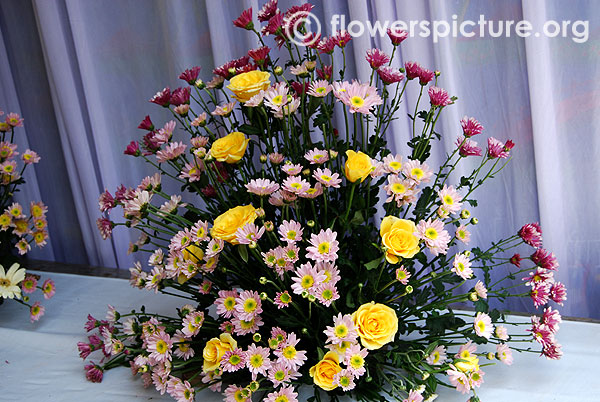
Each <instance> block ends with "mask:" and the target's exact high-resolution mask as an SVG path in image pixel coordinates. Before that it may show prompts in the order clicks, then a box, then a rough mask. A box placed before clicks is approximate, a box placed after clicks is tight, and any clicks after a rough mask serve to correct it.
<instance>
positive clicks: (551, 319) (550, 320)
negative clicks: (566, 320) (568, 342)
mask: <svg viewBox="0 0 600 402" xmlns="http://www.w3.org/2000/svg"><path fill="white" fill-rule="evenodd" d="M561 322H562V318H561V316H560V313H559V312H558V311H557V310H552V307H547V308H545V309H544V314H543V315H542V324H544V325H547V326H548V328H549V329H550V331H552V332H554V333H556V331H558V324H560V323H561Z"/></svg>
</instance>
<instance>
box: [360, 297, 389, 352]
mask: <svg viewBox="0 0 600 402" xmlns="http://www.w3.org/2000/svg"><path fill="white" fill-rule="evenodd" d="M352 321H353V322H354V326H355V327H356V332H357V333H358V335H359V336H360V342H361V343H362V345H363V346H364V347H365V348H367V349H369V350H373V349H379V348H380V347H382V346H383V345H385V344H386V343H389V342H392V341H393V340H394V337H395V336H396V332H398V317H397V316H396V312H395V311H394V310H393V309H391V308H389V307H388V306H386V305H384V304H380V303H375V302H371V303H366V304H363V305H362V306H360V307H359V308H358V310H356V311H355V312H354V313H353V314H352Z"/></svg>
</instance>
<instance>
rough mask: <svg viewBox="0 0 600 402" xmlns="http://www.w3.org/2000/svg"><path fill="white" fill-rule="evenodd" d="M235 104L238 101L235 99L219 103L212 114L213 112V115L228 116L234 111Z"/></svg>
mask: <svg viewBox="0 0 600 402" xmlns="http://www.w3.org/2000/svg"><path fill="white" fill-rule="evenodd" d="M235 104H236V102H235V101H233V102H229V103H225V104H223V105H219V106H217V107H216V108H215V110H213V111H212V112H211V113H210V114H212V115H213V116H223V117H227V116H229V115H230V114H231V112H233V109H234V108H235Z"/></svg>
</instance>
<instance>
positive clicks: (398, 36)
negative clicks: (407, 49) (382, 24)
mask: <svg viewBox="0 0 600 402" xmlns="http://www.w3.org/2000/svg"><path fill="white" fill-rule="evenodd" d="M387 35H388V37H389V38H390V40H391V41H392V45H394V46H398V45H399V44H400V43H402V42H403V41H404V40H405V39H406V38H408V32H406V31H404V30H402V29H392V28H388V30H387Z"/></svg>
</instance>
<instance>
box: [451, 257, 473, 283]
mask: <svg viewBox="0 0 600 402" xmlns="http://www.w3.org/2000/svg"><path fill="white" fill-rule="evenodd" d="M451 271H452V272H454V273H455V274H456V275H458V276H460V277H461V278H462V279H464V280H467V279H469V278H471V277H472V276H473V270H472V269H471V261H470V260H469V257H467V256H466V255H465V254H456V256H454V262H453V263H452V269H451Z"/></svg>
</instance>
